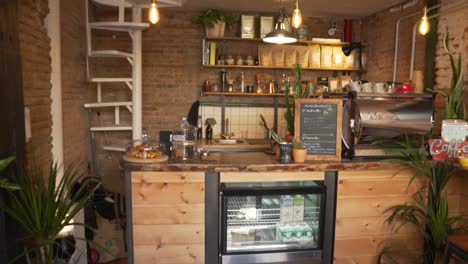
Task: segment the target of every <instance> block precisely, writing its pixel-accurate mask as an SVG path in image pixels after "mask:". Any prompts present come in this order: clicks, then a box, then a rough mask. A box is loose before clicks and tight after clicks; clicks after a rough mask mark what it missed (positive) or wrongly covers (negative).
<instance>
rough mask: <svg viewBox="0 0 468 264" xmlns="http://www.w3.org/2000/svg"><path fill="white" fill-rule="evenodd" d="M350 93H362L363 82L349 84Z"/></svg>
mask: <svg viewBox="0 0 468 264" xmlns="http://www.w3.org/2000/svg"><path fill="white" fill-rule="evenodd" d="M348 87H349V88H350V91H354V92H360V91H361V81H352V82H350V83H349V84H348Z"/></svg>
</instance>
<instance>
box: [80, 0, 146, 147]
mask: <svg viewBox="0 0 468 264" xmlns="http://www.w3.org/2000/svg"><path fill="white" fill-rule="evenodd" d="M89 1H90V0H85V3H86V36H87V46H88V47H87V51H88V58H87V74H88V81H89V82H91V83H93V84H95V85H96V86H95V87H96V91H97V102H93V103H87V104H84V107H85V108H87V109H89V111H91V109H96V108H104V110H106V109H112V108H113V110H114V124H112V125H110V124H109V125H105V126H91V128H90V130H91V132H92V133H93V132H101V131H131V132H132V139H133V140H136V139H139V138H140V137H141V133H142V128H141V126H142V124H141V123H142V114H141V78H142V76H141V75H142V73H141V32H142V30H144V29H146V28H148V27H149V24H148V23H142V22H141V21H142V15H141V14H142V8H143V7H144V6H137V5H136V4H135V3H133V2H132V1H128V0H93V1H94V2H96V3H98V4H103V5H110V6H115V7H117V9H118V20H117V21H115V22H114V21H112V22H108V21H107V22H91V21H90V17H89V12H90V11H89V10H90V9H89V8H90V2H89ZM126 8H131V9H132V21H131V22H128V21H126V20H125V9H126ZM94 30H108V31H121V32H122V31H123V32H128V33H129V35H130V37H131V40H132V52H131V53H129V52H124V51H120V50H94V49H93V45H92V38H93V31H94ZM89 57H99V58H122V59H126V60H127V61H128V62H129V63H130V65H131V67H132V77H131V78H128V77H110V78H104V77H95V76H92V74H91V73H90V65H89V63H90V62H89ZM109 83H125V84H126V86H127V87H128V88H129V89H130V91H131V101H124V102H103V101H102V93H103V92H105V86H106V85H108V84H109ZM122 107H124V108H126V109H127V110H128V111H130V112H131V113H132V125H131V126H129V125H121V123H120V111H121V108H122ZM104 149H109V150H120V151H123V148H117V147H104Z"/></svg>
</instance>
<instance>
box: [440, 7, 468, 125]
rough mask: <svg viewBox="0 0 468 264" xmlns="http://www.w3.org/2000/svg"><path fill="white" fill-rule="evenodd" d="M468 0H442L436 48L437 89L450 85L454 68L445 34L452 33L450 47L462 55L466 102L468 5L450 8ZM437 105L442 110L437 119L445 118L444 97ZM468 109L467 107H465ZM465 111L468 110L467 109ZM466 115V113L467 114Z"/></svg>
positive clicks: (467, 88) (467, 81)
mask: <svg viewBox="0 0 468 264" xmlns="http://www.w3.org/2000/svg"><path fill="white" fill-rule="evenodd" d="M465 2H466V0H442V1H441V3H442V8H441V10H447V11H446V12H445V11H442V15H441V16H440V18H439V26H438V29H437V32H438V42H437V50H436V72H435V75H436V89H438V88H447V87H449V86H450V80H451V76H452V70H451V67H450V60H449V57H448V55H447V54H446V51H445V49H444V46H443V39H444V34H445V32H446V31H448V32H449V33H450V42H449V43H450V48H451V50H452V52H453V54H454V55H455V56H458V55H457V54H460V55H461V59H462V62H463V70H464V80H465V85H464V88H465V102H466V103H468V71H467V69H468V5H465V7H464V8H455V9H453V8H450V7H451V6H456V5H459V4H461V3H465ZM437 105H438V108H439V109H440V111H438V112H437V119H438V120H441V119H443V115H444V112H443V110H442V109H443V106H444V100H443V97H441V96H439V98H438V100H437ZM465 109H466V108H465ZM465 112H468V111H466V110H465ZM465 117H466V115H465Z"/></svg>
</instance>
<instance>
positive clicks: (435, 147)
mask: <svg viewBox="0 0 468 264" xmlns="http://www.w3.org/2000/svg"><path fill="white" fill-rule="evenodd" d="M429 146H430V149H429V152H430V153H431V155H432V158H433V159H434V160H438V161H443V160H446V159H447V160H455V159H457V158H458V157H468V141H466V140H464V141H461V140H452V141H450V142H447V141H445V140H443V139H430V140H429Z"/></svg>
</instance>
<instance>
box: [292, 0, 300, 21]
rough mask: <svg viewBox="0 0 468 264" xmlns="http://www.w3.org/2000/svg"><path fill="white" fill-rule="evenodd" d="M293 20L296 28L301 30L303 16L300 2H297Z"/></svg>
mask: <svg viewBox="0 0 468 264" xmlns="http://www.w3.org/2000/svg"><path fill="white" fill-rule="evenodd" d="M291 20H292V26H293V27H294V28H299V27H300V26H301V25H302V14H301V10H299V0H296V8H295V9H294V12H293V15H292V19H291Z"/></svg>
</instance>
